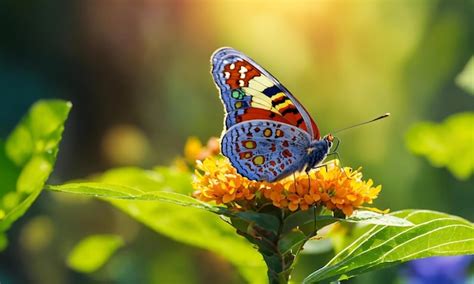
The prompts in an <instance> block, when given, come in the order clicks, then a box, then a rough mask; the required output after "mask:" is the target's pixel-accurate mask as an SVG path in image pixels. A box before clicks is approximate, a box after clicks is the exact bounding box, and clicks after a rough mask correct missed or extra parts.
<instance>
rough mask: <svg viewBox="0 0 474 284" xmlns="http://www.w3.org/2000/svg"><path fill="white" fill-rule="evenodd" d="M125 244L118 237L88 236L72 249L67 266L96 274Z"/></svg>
mask: <svg viewBox="0 0 474 284" xmlns="http://www.w3.org/2000/svg"><path fill="white" fill-rule="evenodd" d="M124 244H125V243H124V241H123V239H122V238H121V237H120V236H117V235H106V234H104V235H92V236H88V237H86V238H84V239H82V240H81V241H80V242H79V243H78V244H77V245H76V246H75V247H74V248H73V249H72V251H71V252H70V253H69V256H68V258H67V264H68V266H69V267H70V268H72V269H74V270H76V271H79V272H83V273H91V272H94V271H96V270H97V269H99V268H101V267H102V266H103V265H104V264H105V263H106V262H107V260H108V259H109V258H110V257H111V256H112V254H113V253H114V252H115V251H116V250H117V249H119V248H120V247H122V246H123V245H124Z"/></svg>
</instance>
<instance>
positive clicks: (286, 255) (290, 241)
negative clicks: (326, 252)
mask: <svg viewBox="0 0 474 284" xmlns="http://www.w3.org/2000/svg"><path fill="white" fill-rule="evenodd" d="M188 175H189V173H182V172H177V171H176V172H174V173H172V170H171V169H165V168H158V169H156V170H155V171H145V170H140V169H137V168H121V169H115V170H110V171H108V172H106V173H105V174H103V175H102V176H100V177H96V178H95V182H89V181H84V182H71V183H66V184H63V185H55V186H47V189H50V190H54V191H59V192H67V193H76V194H84V195H89V196H94V197H101V198H105V199H107V200H108V201H109V202H111V203H112V204H114V205H115V206H117V207H119V208H120V209H122V210H124V211H125V212H127V213H128V214H130V215H131V216H133V217H134V218H135V219H137V220H139V221H141V222H143V223H144V224H146V225H148V226H150V227H151V228H153V229H155V230H156V231H158V232H160V233H162V234H165V235H167V236H169V237H171V238H173V239H175V240H178V241H181V242H185V243H188V244H191V245H194V246H198V247H202V248H206V249H209V250H211V251H214V252H216V253H218V254H220V255H222V256H224V257H226V258H227V259H228V260H229V261H231V262H232V263H234V265H236V267H237V268H238V269H239V270H240V271H241V272H242V274H243V275H244V276H245V277H246V278H247V279H248V280H249V281H252V282H263V281H264V280H263V279H261V278H258V277H261V276H262V275H264V273H263V271H262V270H261V269H262V268H263V266H261V261H260V257H258V255H255V250H254V249H253V248H251V247H249V246H248V245H247V243H246V242H243V243H242V239H241V238H240V237H238V236H237V235H236V234H235V233H234V232H232V230H229V229H230V227H228V226H226V225H225V224H224V223H223V222H220V220H218V219H217V218H213V216H211V215H209V214H208V213H206V212H202V211H197V210H195V209H193V207H194V208H199V209H204V210H206V211H210V212H213V213H216V214H219V215H224V216H226V217H228V218H229V219H228V220H227V221H228V222H230V223H231V224H232V225H233V226H234V228H236V229H237V232H238V234H240V235H242V236H244V237H245V238H246V239H247V240H249V241H250V242H251V243H253V244H255V245H256V246H257V247H258V250H259V252H260V253H261V254H262V255H263V257H264V260H265V262H266V263H267V266H268V269H269V271H268V275H269V277H270V279H273V280H274V282H281V281H283V280H284V279H288V277H289V275H290V273H291V271H292V269H293V263H294V262H293V260H294V259H295V257H296V256H297V254H298V253H299V251H300V250H301V248H302V246H303V245H304V243H305V242H306V241H308V239H309V238H311V237H312V236H314V234H315V232H316V228H321V227H323V226H325V225H327V224H330V223H333V222H337V221H344V222H351V223H352V222H356V223H364V224H378V225H380V224H381V225H386V226H402V227H406V226H412V225H413V224H412V223H411V222H409V221H407V220H405V219H401V218H398V217H396V216H391V215H383V214H379V213H375V212H370V211H356V212H355V213H354V215H353V216H352V217H350V218H347V219H345V218H338V217H334V216H333V215H332V214H330V213H329V212H325V214H323V215H321V214H320V213H321V208H318V209H316V208H313V210H307V211H298V212H296V213H293V214H288V212H287V213H285V212H283V211H281V210H279V209H278V210H276V208H274V207H270V208H274V209H269V211H268V212H267V211H265V212H252V211H244V212H234V211H230V210H228V209H226V208H223V207H219V206H212V205H209V204H206V203H204V202H200V201H198V200H196V199H194V198H192V197H190V196H189V195H185V194H181V193H176V192H173V191H171V190H174V188H175V186H174V184H175V183H174V182H175V181H176V182H178V183H179V181H180V180H182V179H183V178H187V176H188ZM119 183H120V185H119ZM165 185H166V188H164V187H163V186H165ZM180 186H183V184H180ZM184 186H186V189H183V188H180V189H178V188H176V191H181V192H191V190H192V189H191V188H189V183H188V184H184ZM160 189H166V190H169V191H159V190H160ZM147 201H161V202H160V203H154V202H147ZM163 202H165V203H163ZM167 203H169V204H167ZM176 205H181V206H184V207H177V206H176ZM315 210H316V211H315ZM282 214H283V215H282ZM285 214H286V215H287V216H284V215H285ZM315 217H316V219H315ZM281 218H283V219H281ZM236 251H238V252H239V253H236ZM250 263H253V265H252V268H254V269H251V268H250V267H249V264H250ZM256 267H260V269H255V268H256Z"/></svg>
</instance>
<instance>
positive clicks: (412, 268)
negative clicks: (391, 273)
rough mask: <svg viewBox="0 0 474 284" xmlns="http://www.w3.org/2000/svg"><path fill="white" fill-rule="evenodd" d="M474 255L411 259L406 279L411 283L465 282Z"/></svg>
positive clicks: (449, 283) (441, 283)
mask: <svg viewBox="0 0 474 284" xmlns="http://www.w3.org/2000/svg"><path fill="white" fill-rule="evenodd" d="M472 260H473V256H472V255H460V256H443V257H430V258H423V259H417V260H414V261H411V262H410V263H409V264H408V269H407V270H406V271H405V272H406V280H407V283H409V284H428V283H429V284H464V283H467V270H468V267H469V264H470V263H471V261H472Z"/></svg>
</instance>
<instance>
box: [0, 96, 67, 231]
mask: <svg viewBox="0 0 474 284" xmlns="http://www.w3.org/2000/svg"><path fill="white" fill-rule="evenodd" d="M70 109H71V104H70V103H69V102H64V101H60V100H44V101H39V102H37V103H35V104H34V105H33V106H32V107H31V109H30V111H29V112H28V114H27V115H26V116H25V117H23V119H22V120H21V122H20V123H19V124H18V125H17V127H16V128H15V129H14V130H13V132H12V133H11V134H10V136H9V138H8V139H7V141H6V143H5V145H4V144H3V143H0V146H1V148H0V186H1V187H2V188H1V190H0V210H1V211H2V212H3V215H4V216H3V218H0V232H2V231H6V230H8V228H10V226H11V225H12V224H13V223H14V222H15V221H16V220H17V219H18V218H20V217H21V216H22V215H23V214H24V213H25V212H26V211H27V210H28V208H29V207H30V206H31V205H32V204H33V202H34V201H35V200H36V198H37V197H38V195H39V194H40V193H41V190H42V189H43V186H44V184H45V182H46V180H47V179H48V177H49V175H50V174H51V171H52V170H53V167H54V163H55V161H56V156H57V153H58V146H59V142H60V141H61V135H62V132H63V130H64V126H63V125H64V122H65V121H66V119H67V116H68V113H69V111H70Z"/></svg>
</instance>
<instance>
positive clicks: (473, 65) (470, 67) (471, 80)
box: [456, 56, 474, 95]
mask: <svg viewBox="0 0 474 284" xmlns="http://www.w3.org/2000/svg"><path fill="white" fill-rule="evenodd" d="M456 83H457V84H458V86H459V87H461V88H463V89H464V90H466V91H467V92H468V93H470V94H471V95H474V56H472V57H471V59H469V61H468V62H467V64H466V66H465V67H464V69H463V70H462V72H461V73H460V74H459V75H458V76H457V77H456Z"/></svg>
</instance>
